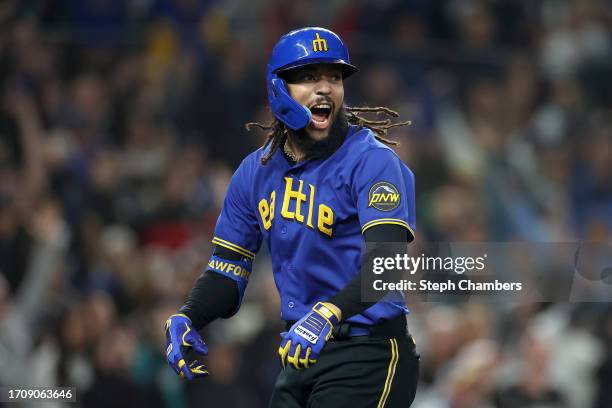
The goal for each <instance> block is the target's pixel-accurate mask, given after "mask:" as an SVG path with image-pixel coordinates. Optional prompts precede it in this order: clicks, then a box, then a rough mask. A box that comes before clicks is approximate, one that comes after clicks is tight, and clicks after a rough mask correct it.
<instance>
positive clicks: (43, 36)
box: [0, 0, 612, 408]
mask: <svg viewBox="0 0 612 408" xmlns="http://www.w3.org/2000/svg"><path fill="white" fill-rule="evenodd" d="M307 25H321V26H325V27H329V28H331V29H333V30H335V31H337V32H338V33H339V34H340V35H341V36H342V37H343V38H344V39H345V40H346V42H347V43H348V45H349V48H350V50H351V56H352V59H353V62H354V64H355V65H357V66H358V67H360V69H361V72H360V73H359V74H358V75H357V76H355V77H353V78H351V79H350V80H348V81H347V83H346V84H345V86H346V90H347V92H346V93H347V97H348V103H349V104H351V105H364V104H368V105H371V106H378V105H386V106H390V107H392V108H393V109H396V110H398V111H400V112H401V113H402V118H404V119H410V120H412V121H413V125H412V126H411V127H409V128H399V129H396V130H395V131H394V132H393V133H391V136H392V138H394V139H396V140H398V141H400V142H401V146H399V147H398V148H397V149H396V150H397V151H398V153H399V154H400V155H401V157H402V158H403V160H404V161H405V162H406V163H407V164H408V165H409V166H410V167H411V168H412V170H413V171H414V173H415V174H416V177H417V200H418V205H417V211H418V217H417V219H418V234H417V235H418V237H419V239H421V240H423V241H437V240H440V241H442V240H448V241H519V240H527V241H553V242H558V241H576V240H589V241H599V242H608V243H609V242H611V241H612V233H611V231H612V182H611V181H610V173H611V170H612V111H611V108H612V103H611V102H612V97H611V95H612V35H611V34H612V33H611V30H610V27H612V8H611V4H610V2H609V1H606V0H585V1H563V0H554V1H553V0H549V1H528V0H523V1H519V0H517V1H510V0H489V1H471V0H470V1H455V2H447V1H440V0H434V1H426V0H411V1H393V0H384V1H377V2H374V1H371V2H369V1H348V0H347V1H335V2H327V1H305V0H295V1H292V2H284V1H280V0H267V1H261V2H247V1H238V0H236V1H224V2H221V1H196V0H138V1H136V0H135V1H128V2H124V1H119V0H92V1H79V0H57V1H52V0H38V1H19V0H4V1H2V2H1V3H0V163H1V164H0V180H1V184H0V272H1V273H0V384H4V385H19V386H26V385H58V386H62V385H63V386H76V387H77V388H78V390H79V401H80V402H81V404H82V405H84V406H93V407H95V406H100V407H102V406H104V407H107V406H130V407H137V406H138V407H140V406H142V407H154V406H167V407H185V406H206V407H209V406H210V407H220V406H225V407H237V408H240V407H249V408H258V407H265V406H266V402H267V399H268V396H269V394H270V390H271V386H272V384H273V381H274V379H275V377H276V374H277V372H278V370H279V364H278V361H277V358H276V349H277V347H278V343H279V341H280V336H279V334H278V333H279V332H280V331H281V330H282V325H281V324H280V321H279V318H278V315H279V306H278V298H277V295H276V291H275V288H274V284H273V282H272V280H271V271H270V264H269V260H268V257H267V255H266V254H265V250H264V251H262V253H261V254H260V255H259V256H258V260H257V263H256V271H255V272H254V274H253V278H252V280H251V284H250V286H249V289H248V290H247V295H246V301H245V304H244V306H243V307H242V310H241V311H240V313H239V314H238V315H237V316H236V317H235V318H233V319H232V320H231V321H229V322H217V323H215V324H214V325H212V326H210V328H207V329H206V330H205V333H204V338H205V340H206V341H207V342H208V343H210V345H211V347H210V348H211V353H210V357H208V358H207V363H208V365H209V368H210V371H211V373H212V376H211V377H210V378H208V379H206V380H204V381H198V382H195V383H193V384H187V383H186V382H183V381H181V380H180V379H179V378H178V377H176V376H175V375H174V373H173V372H172V370H170V369H169V368H168V366H167V365H166V362H165V358H164V354H163V344H164V341H163V322H164V319H165V318H166V317H167V316H168V315H169V314H170V313H172V312H173V311H174V310H175V309H176V307H177V306H178V305H180V304H181V302H182V300H183V299H184V297H185V295H186V294H187V293H188V291H189V289H190V287H191V285H192V283H193V281H194V279H195V278H196V277H197V276H198V274H199V273H200V272H201V270H202V268H203V267H204V265H205V263H206V261H207V259H208V256H209V253H210V243H209V242H210V241H209V240H210V238H211V233H212V228H213V226H214V223H215V220H216V216H217V214H218V212H219V208H220V205H221V202H222V199H223V196H224V193H225V188H226V186H227V182H228V180H229V178H230V176H231V174H232V172H233V169H235V167H236V166H237V164H238V163H239V162H240V160H241V159H242V158H243V157H244V156H245V155H246V154H247V153H248V152H250V151H252V150H253V149H255V148H257V147H258V146H259V145H260V144H261V143H262V140H263V139H262V135H261V134H258V133H257V132H254V133H247V132H245V130H244V128H243V124H244V123H245V122H248V121H252V120H268V119H269V118H270V116H269V113H268V111H267V109H266V107H265V104H266V98H265V84H264V69H265V64H266V61H267V58H268V55H269V52H270V49H271V47H272V45H273V43H274V42H275V41H276V39H277V38H278V37H279V36H280V35H281V34H283V33H284V32H286V31H288V30H289V29H292V28H297V27H300V26H307ZM553 284H554V283H553ZM611 310H612V309H611V307H610V304H609V303H576V304H570V303H559V304H542V303H540V304H525V305H521V306H519V307H515V308H506V309H502V310H499V309H496V308H492V307H489V306H488V305H486V304H485V305H479V304H475V303H470V304H464V305H450V304H433V303H427V304H421V305H419V306H417V307H416V308H415V310H413V313H412V314H411V316H410V318H409V324H410V327H411V328H412V331H413V332H414V334H415V335H416V337H417V344H418V346H419V349H420V352H421V354H422V356H423V358H422V376H421V385H420V388H419V394H418V397H417V401H416V402H415V404H414V406H415V407H417V408H438V407H451V406H452V407H461V408H469V407H511V406H512V407H518V406H525V407H530V406H533V407H535V406H536V404H527V403H517V401H520V399H518V400H517V399H516V398H523V397H525V398H526V397H528V396H530V397H531V398H532V399H533V400H534V401H540V402H541V403H540V405H537V406H538V407H549V406H550V407H576V408H584V407H597V408H600V407H612V392H611V391H610V384H612V318H611V315H612V314H611V313H610V312H611ZM545 402H546V403H545Z"/></svg>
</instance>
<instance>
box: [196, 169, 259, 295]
mask: <svg viewBox="0 0 612 408" xmlns="http://www.w3.org/2000/svg"><path fill="white" fill-rule="evenodd" d="M246 167H247V164H246V161H244V162H242V164H241V165H240V167H239V168H238V170H236V172H235V173H234V175H233V176H232V179H231V181H230V183H229V187H228V189H227V193H226V195H225V200H224V202H223V208H222V209H221V214H220V215H219V218H218V219H217V225H216V226H215V233H214V236H213V239H212V242H213V244H215V245H219V246H222V247H224V248H227V249H230V250H232V251H234V252H236V253H238V254H240V255H242V258H241V259H240V260H236V261H233V260H227V259H222V258H219V257H217V256H214V255H213V256H212V257H211V259H210V262H209V263H208V269H210V270H212V271H214V272H217V273H219V274H221V275H223V276H226V277H228V278H230V279H233V280H234V281H236V282H237V284H238V289H239V292H240V293H239V300H240V302H239V305H240V303H241V302H242V297H243V295H244V291H245V289H246V286H247V283H248V280H249V275H250V274H251V268H252V263H253V259H254V258H255V254H256V253H257V251H258V250H259V247H260V246H261V240H262V235H261V231H260V229H259V224H258V222H257V218H256V215H255V211H254V208H255V207H254V206H253V205H251V204H252V202H251V189H252V188H253V185H252V183H251V180H250V177H249V176H250V174H252V173H251V172H249V171H248V169H247V168H246ZM239 305H238V306H239Z"/></svg>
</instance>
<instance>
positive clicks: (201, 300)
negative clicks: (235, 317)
mask: <svg viewBox="0 0 612 408" xmlns="http://www.w3.org/2000/svg"><path fill="white" fill-rule="evenodd" d="M214 253H215V255H217V256H220V257H222V258H225V259H230V260H231V259H233V258H236V257H239V255H238V254H235V253H233V252H232V251H230V250H227V249H225V248H222V247H217V248H216V249H215V251H214ZM238 293H239V292H238V288H237V285H236V282H235V281H233V280H232V279H229V278H226V277H224V276H223V275H220V274H218V273H216V272H213V271H210V270H207V271H206V272H204V273H203V274H202V275H201V276H200V277H199V278H198V280H197V281H196V283H195V285H194V286H193V288H192V289H191V293H190V294H189V296H188V297H187V300H185V303H184V304H183V306H182V307H181V308H180V312H181V313H184V314H185V315H187V316H188V317H189V319H191V321H192V323H193V327H194V328H195V329H196V330H200V329H201V328H202V327H204V326H206V325H207V324H209V323H211V322H212V321H214V320H216V319H218V318H222V317H229V316H231V315H232V314H233V313H234V312H235V310H236V309H237V307H236V305H237V304H238V302H239V296H238Z"/></svg>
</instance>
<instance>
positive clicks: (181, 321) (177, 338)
mask: <svg viewBox="0 0 612 408" xmlns="http://www.w3.org/2000/svg"><path fill="white" fill-rule="evenodd" d="M189 349H193V350H195V352H196V353H198V354H200V355H202V356H207V355H208V347H207V346H206V344H205V343H204V341H203V340H202V337H200V335H199V334H198V332H197V331H196V330H195V329H194V328H193V327H192V326H191V319H189V317H187V316H186V315H184V314H175V315H172V316H170V317H169V318H168V320H166V358H167V359H168V364H170V367H172V369H173V370H174V371H176V373H177V374H178V375H180V376H181V377H183V378H186V379H188V380H193V379H194V378H198V377H206V376H207V375H208V370H207V369H206V366H205V365H204V364H202V363H201V362H200V361H199V360H193V361H187V360H186V358H185V356H186V354H187V352H188V351H189Z"/></svg>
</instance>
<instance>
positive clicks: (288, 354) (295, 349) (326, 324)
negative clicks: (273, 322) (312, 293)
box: [278, 302, 341, 369]
mask: <svg viewBox="0 0 612 408" xmlns="http://www.w3.org/2000/svg"><path fill="white" fill-rule="evenodd" d="M340 319H341V315H340V311H339V309H338V308H337V307H335V306H334V305H332V304H330V303H324V302H319V303H317V304H316V305H314V306H313V308H312V310H311V311H310V312H309V313H307V314H306V316H304V317H302V318H301V319H300V320H298V321H297V322H296V323H295V324H294V325H293V326H291V329H289V331H288V332H287V333H286V334H285V335H284V337H283V341H282V342H281V345H280V347H279V348H278V354H279V355H280V359H281V364H282V365H283V368H285V367H286V366H287V365H288V364H291V365H293V367H295V368H296V369H301V368H308V367H309V366H310V365H312V364H314V363H316V362H317V358H319V354H320V353H321V350H323V347H324V346H325V343H326V342H327V340H329V338H330V337H331V335H332V330H333V329H334V326H336V325H337V324H338V322H339V321H340Z"/></svg>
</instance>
